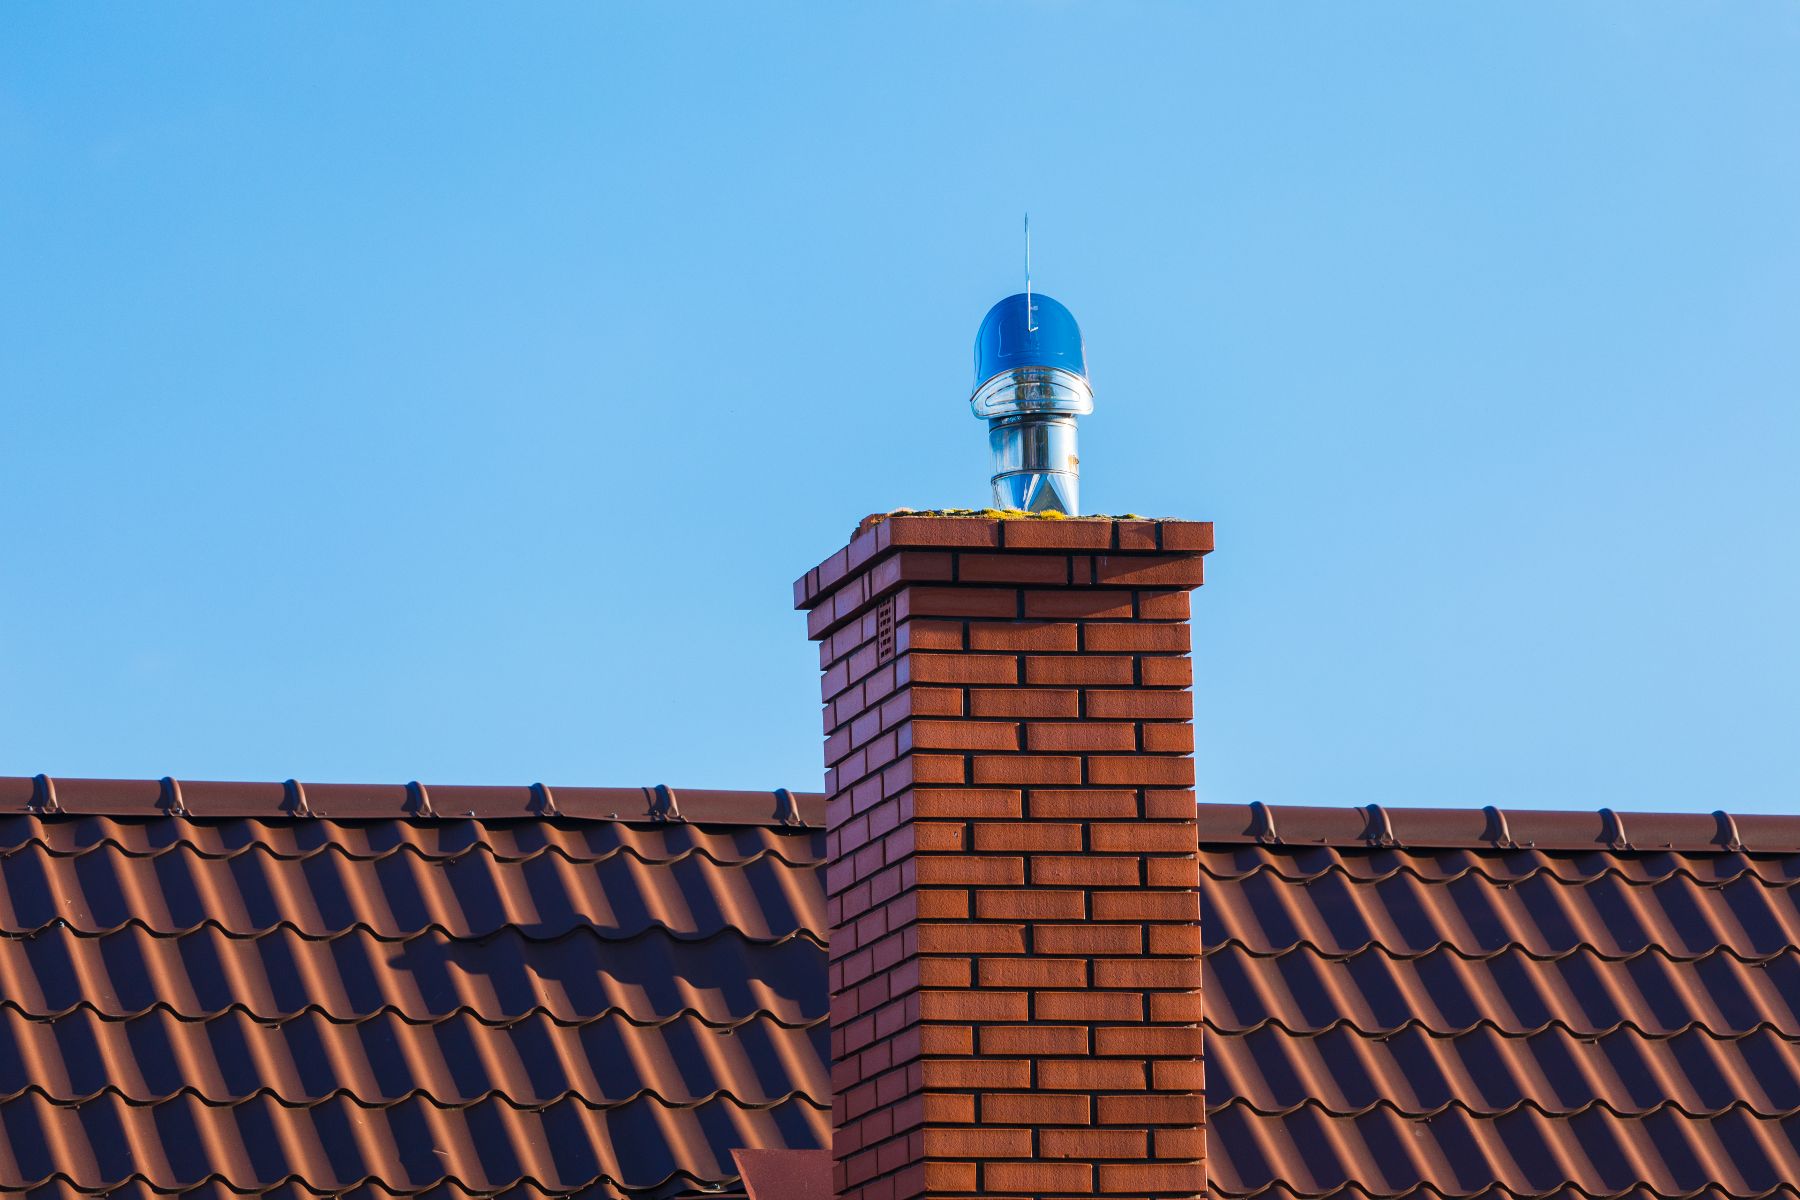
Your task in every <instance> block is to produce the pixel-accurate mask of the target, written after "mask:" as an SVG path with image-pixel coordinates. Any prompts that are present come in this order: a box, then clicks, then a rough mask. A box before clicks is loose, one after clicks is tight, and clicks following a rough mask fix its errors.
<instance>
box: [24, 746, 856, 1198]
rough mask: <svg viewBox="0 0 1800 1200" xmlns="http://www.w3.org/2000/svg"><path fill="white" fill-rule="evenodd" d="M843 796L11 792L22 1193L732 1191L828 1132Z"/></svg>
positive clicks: (118, 788)
mask: <svg viewBox="0 0 1800 1200" xmlns="http://www.w3.org/2000/svg"><path fill="white" fill-rule="evenodd" d="M818 803H819V801H818V797H816V796H795V795H791V794H789V793H749V792H738V793H726V792H686V791H680V792H671V791H670V790H669V789H666V788H663V789H654V788H652V789H561V788H558V789H547V788H437V787H431V788H424V787H420V786H419V785H416V784H415V785H410V786H407V787H399V788H363V787H355V788H350V787H328V786H318V785H310V784H308V785H299V784H293V783H289V784H286V785H283V784H261V785H238V784H195V783H176V782H175V781H172V780H163V781H68V780H56V781H49V780H44V779H42V778H39V779H38V780H30V779H7V780H0V1190H3V1191H6V1192H9V1193H11V1192H16V1191H19V1190H21V1189H27V1188H39V1187H41V1188H42V1189H43V1190H42V1192H41V1194H43V1195H46V1196H59V1195H76V1194H91V1193H93V1192H97V1191H101V1190H106V1189H111V1188H114V1187H119V1186H121V1185H122V1186H123V1188H124V1190H123V1191H119V1192H114V1193H112V1194H113V1195H145V1196H148V1195H153V1194H159V1193H163V1194H166V1193H168V1192H172V1191H180V1190H184V1189H190V1188H198V1189H200V1194H212V1195H221V1196H223V1195H233V1194H241V1193H243V1192H247V1191H270V1190H273V1191H274V1192H276V1193H277V1194H289V1195H294V1196H309V1197H310V1196H315V1195H318V1194H320V1193H327V1192H332V1193H335V1192H341V1191H345V1190H349V1189H360V1194H366V1195H370V1196H392V1195H408V1196H410V1195H416V1194H419V1193H423V1192H431V1193H432V1194H434V1195H443V1196H447V1197H460V1196H466V1195H475V1194H481V1195H486V1194H490V1193H495V1192H506V1193H507V1194H516V1195H520V1196H537V1195H547V1194H568V1193H579V1194H585V1195H593V1196H672V1195H709V1196H718V1195H729V1194H732V1193H733V1192H734V1191H737V1190H738V1189H737V1187H736V1180H737V1170H736V1167H735V1165H734V1163H733V1161H732V1157H731V1152H732V1150H734V1149H737V1148H740V1147H746V1146H749V1147H762V1146H771V1147H796V1148H810V1147H819V1146H823V1145H825V1144H827V1138H828V1135H829V1123H830V1122H829V1112H830V1083H829V1077H828V1071H827V1069H826V1066H825V1056H826V1053H827V1044H826V1028H825V1020H826V986H825V938H826V927H825V922H824V915H823V900H822V895H821V889H820V887H819V884H818V880H817V877H816V875H817V868H818V863H819V860H820V856H821V854H822V852H823V845H822V842H823V835H822V834H821V833H820V832H819V831H818V830H817V829H816V828H812V827H809V826H807V825H805V824H802V823H801V822H804V821H805V820H806V819H807V818H808V817H809V816H816V814H817V811H818ZM171 812H177V813H180V814H182V815H180V816H175V817H172V816H171V815H170V814H171ZM546 812H550V813H554V814H555V815H545V813H546ZM296 813H310V814H311V815H296ZM428 814H430V815H428ZM470 814H473V815H470Z"/></svg>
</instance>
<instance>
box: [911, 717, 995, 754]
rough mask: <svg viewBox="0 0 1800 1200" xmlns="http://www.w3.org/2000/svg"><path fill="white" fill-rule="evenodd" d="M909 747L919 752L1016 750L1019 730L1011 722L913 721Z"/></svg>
mask: <svg viewBox="0 0 1800 1200" xmlns="http://www.w3.org/2000/svg"><path fill="white" fill-rule="evenodd" d="M911 729H912V744H913V745H914V746H915V747H917V748H919V749H921V750H1017V749H1018V748H1019V727H1018V725H1016V724H1014V723H1013V722H1011V721H917V720H915V721H913V722H912V724H911Z"/></svg>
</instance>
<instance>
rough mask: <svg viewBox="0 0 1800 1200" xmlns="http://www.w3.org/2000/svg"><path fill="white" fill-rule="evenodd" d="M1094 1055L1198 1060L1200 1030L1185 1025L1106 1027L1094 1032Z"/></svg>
mask: <svg viewBox="0 0 1800 1200" xmlns="http://www.w3.org/2000/svg"><path fill="white" fill-rule="evenodd" d="M1094 1053H1095V1054H1129V1055H1134V1056H1136V1057H1138V1058H1154V1057H1157V1056H1159V1055H1168V1056H1171V1057H1183V1058H1198V1057H1200V1053H1201V1047H1200V1030H1199V1028H1198V1027H1197V1026H1187V1025H1106V1026H1102V1027H1100V1028H1098V1029H1096V1030H1094Z"/></svg>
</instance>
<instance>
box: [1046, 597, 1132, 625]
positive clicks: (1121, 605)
mask: <svg viewBox="0 0 1800 1200" xmlns="http://www.w3.org/2000/svg"><path fill="white" fill-rule="evenodd" d="M1025 615H1026V616H1028V617H1051V618H1056V617H1061V618H1075V619H1082V620H1096V619H1116V620H1124V619H1129V618H1130V617H1131V616H1132V615H1133V614H1132V611H1131V596H1130V594H1129V593H1126V592H1113V591H1056V592H1034V591H1028V592H1026V593H1025Z"/></svg>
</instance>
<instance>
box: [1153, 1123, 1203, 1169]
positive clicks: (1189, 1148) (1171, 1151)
mask: <svg viewBox="0 0 1800 1200" xmlns="http://www.w3.org/2000/svg"><path fill="white" fill-rule="evenodd" d="M1150 1137H1151V1147H1152V1149H1151V1152H1152V1154H1153V1155H1154V1157H1156V1158H1185V1159H1191V1160H1194V1161H1198V1160H1200V1159H1203V1158H1205V1157H1206V1130H1204V1129H1200V1128H1197V1127H1196V1128H1192V1129H1157V1130H1154V1131H1152V1133H1151V1135H1150Z"/></svg>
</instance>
